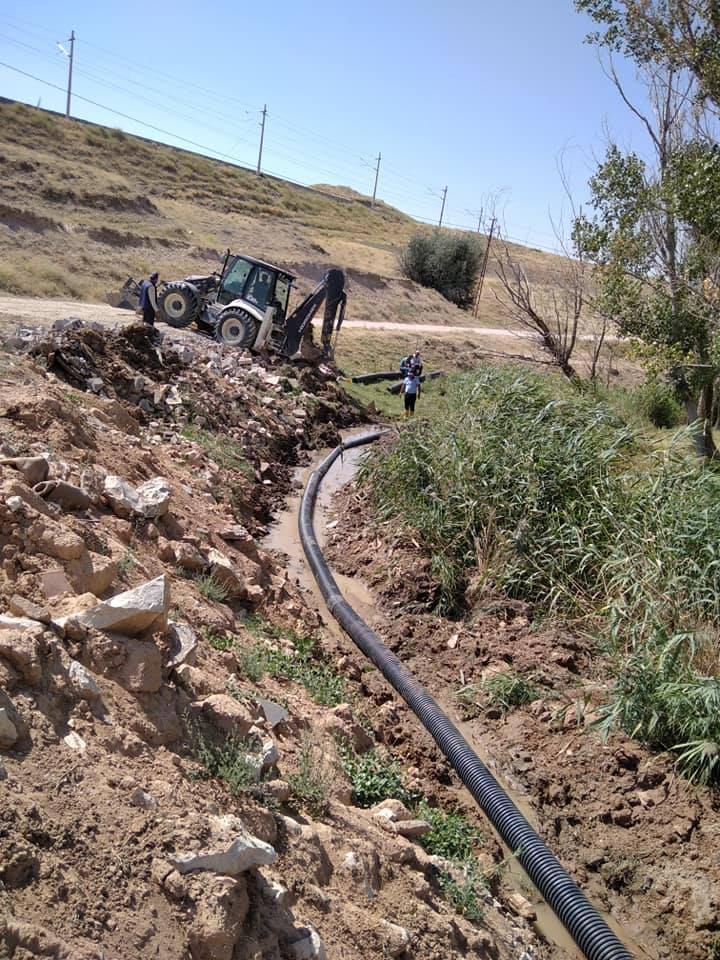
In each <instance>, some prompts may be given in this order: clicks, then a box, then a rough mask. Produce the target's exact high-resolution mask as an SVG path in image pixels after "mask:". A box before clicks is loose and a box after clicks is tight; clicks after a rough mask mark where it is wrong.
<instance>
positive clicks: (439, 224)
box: [438, 187, 447, 230]
mask: <svg viewBox="0 0 720 960" xmlns="http://www.w3.org/2000/svg"><path fill="white" fill-rule="evenodd" d="M446 198H447V187H445V189H444V190H443V202H442V207H440V219H439V220H438V230H439V229H440V227H441V226H442V218H443V214H444V213H445V200H446Z"/></svg>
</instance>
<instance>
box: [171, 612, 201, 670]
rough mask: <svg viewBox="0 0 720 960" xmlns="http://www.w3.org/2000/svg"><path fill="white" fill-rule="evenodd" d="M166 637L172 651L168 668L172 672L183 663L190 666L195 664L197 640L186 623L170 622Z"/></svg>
mask: <svg viewBox="0 0 720 960" xmlns="http://www.w3.org/2000/svg"><path fill="white" fill-rule="evenodd" d="M167 636H168V640H169V641H170V646H171V651H172V657H171V659H170V661H169V662H168V668H169V669H171V670H173V669H176V668H177V667H179V666H180V665H181V664H183V663H187V664H190V665H191V666H192V664H193V663H195V651H196V650H197V645H198V638H197V634H196V633H195V631H194V630H193V629H192V628H191V627H189V626H188V624H187V623H177V622H176V621H174V620H171V621H170V622H169V623H168V631H167Z"/></svg>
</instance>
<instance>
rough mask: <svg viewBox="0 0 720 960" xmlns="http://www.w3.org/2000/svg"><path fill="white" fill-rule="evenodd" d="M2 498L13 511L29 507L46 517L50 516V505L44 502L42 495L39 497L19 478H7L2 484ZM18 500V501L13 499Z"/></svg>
mask: <svg viewBox="0 0 720 960" xmlns="http://www.w3.org/2000/svg"><path fill="white" fill-rule="evenodd" d="M2 498H3V500H4V501H5V503H6V504H7V505H8V506H11V501H12V506H11V509H12V510H13V511H14V512H17V511H18V510H22V509H25V508H26V507H31V508H32V509H33V510H36V511H37V512H38V513H41V514H43V515H44V516H46V517H49V516H52V511H51V510H50V507H49V506H48V505H47V504H46V503H45V501H44V500H43V499H42V497H39V496H38V495H37V494H36V493H35V491H34V490H31V489H30V487H28V486H27V485H26V484H24V483H22V481H21V480H9V481H6V482H5V483H3V485H2ZM16 500H19V502H18V503H16V502H15V501H16Z"/></svg>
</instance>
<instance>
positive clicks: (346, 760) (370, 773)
mask: <svg viewBox="0 0 720 960" xmlns="http://www.w3.org/2000/svg"><path fill="white" fill-rule="evenodd" d="M339 753H340V762H341V765H342V768H343V770H344V771H345V774H346V776H347V778H348V780H349V781H350V785H351V787H352V802H353V803H354V804H355V806H356V807H372V806H374V804H376V803H379V802H380V801H381V800H388V799H389V798H393V799H395V800H402V802H403V803H408V804H413V803H415V802H416V801H417V800H418V795H417V794H416V793H414V792H413V791H411V790H408V788H407V787H406V786H405V781H404V778H403V774H402V769H401V767H400V764H399V763H398V762H397V760H395V759H393V757H391V756H390V754H389V753H386V752H385V751H384V750H380V749H378V748H375V749H373V750H368V751H367V753H361V754H358V753H355V751H354V750H352V749H351V748H350V747H349V746H348V745H347V744H341V745H340V746H339Z"/></svg>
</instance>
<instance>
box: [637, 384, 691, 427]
mask: <svg viewBox="0 0 720 960" xmlns="http://www.w3.org/2000/svg"><path fill="white" fill-rule="evenodd" d="M638 400H639V406H640V410H641V411H642V413H643V414H644V415H645V416H646V417H647V418H648V420H649V421H650V422H651V423H652V424H653V425H654V426H656V427H677V426H679V425H680V424H681V423H682V422H683V420H684V419H685V417H684V411H683V408H682V406H681V404H680V402H679V400H678V399H677V396H676V394H675V391H674V390H673V388H672V386H671V384H669V383H661V382H659V381H656V380H649V381H648V382H647V383H645V384H643V386H642V387H640V389H639V390H638Z"/></svg>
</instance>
